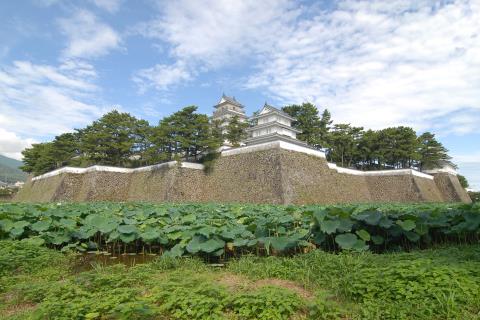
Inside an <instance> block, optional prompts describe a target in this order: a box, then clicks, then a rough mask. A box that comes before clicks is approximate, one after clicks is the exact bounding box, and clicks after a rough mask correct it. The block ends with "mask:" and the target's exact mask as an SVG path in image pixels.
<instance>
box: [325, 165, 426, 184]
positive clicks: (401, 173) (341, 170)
mask: <svg viewBox="0 0 480 320" xmlns="http://www.w3.org/2000/svg"><path fill="white" fill-rule="evenodd" d="M328 167H329V168H330V169H333V170H336V171H337V172H338V173H346V174H351V175H357V176H407V175H412V176H417V177H421V178H426V179H430V180H433V179H434V177H433V176H431V175H429V174H426V173H423V172H420V171H417V170H413V169H397V170H375V171H361V170H355V169H348V168H343V167H338V166H337V165H336V164H335V163H330V162H329V163H328Z"/></svg>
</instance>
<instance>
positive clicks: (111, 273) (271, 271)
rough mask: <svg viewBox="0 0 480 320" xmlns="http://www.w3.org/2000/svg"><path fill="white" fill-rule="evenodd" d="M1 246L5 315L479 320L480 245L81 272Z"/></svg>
mask: <svg viewBox="0 0 480 320" xmlns="http://www.w3.org/2000/svg"><path fill="white" fill-rule="evenodd" d="M76 261H78V259H76V258H75V257H74V256H73V255H72V254H62V253H59V252H58V251H55V250H51V249H47V248H44V247H37V246H35V245H33V244H29V243H27V242H22V241H0V319H480V245H478V244H476V245H469V246H451V247H444V248H436V249H431V250H425V251H413V252H410V253H389V254H382V255H379V254H373V253H360V254H359V253H342V254H332V253H326V252H322V251H319V250H316V251H313V252H310V253H308V254H301V255H297V256H294V257H255V256H245V257H242V258H240V259H237V260H232V261H231V262H229V263H228V264H227V265H225V266H224V267H214V266H209V265H207V264H205V263H203V262H202V261H200V260H198V259H195V258H180V259H179V258H177V259H174V258H158V259H155V260H153V261H152V262H149V263H145V264H139V265H135V266H133V267H130V268H128V267H125V266H124V265H122V264H117V265H110V266H105V265H104V264H100V263H98V264H95V263H94V264H93V265H92V267H91V268H89V269H88V270H85V268H77V266H76V265H75V263H76Z"/></svg>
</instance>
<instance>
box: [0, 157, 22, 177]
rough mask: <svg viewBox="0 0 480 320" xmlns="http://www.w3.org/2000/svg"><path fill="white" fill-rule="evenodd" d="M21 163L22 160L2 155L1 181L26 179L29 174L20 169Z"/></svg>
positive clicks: (0, 160)
mask: <svg viewBox="0 0 480 320" xmlns="http://www.w3.org/2000/svg"><path fill="white" fill-rule="evenodd" d="M21 165H23V163H22V161H18V160H15V159H12V158H8V157H5V156H2V155H0V181H3V182H10V183H12V182H17V181H25V180H26V179H27V174H26V173H25V172H23V171H22V170H20V169H19V167H20V166H21Z"/></svg>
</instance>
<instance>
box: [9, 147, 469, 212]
mask: <svg viewBox="0 0 480 320" xmlns="http://www.w3.org/2000/svg"><path fill="white" fill-rule="evenodd" d="M282 143H283V144H281V143H269V144H265V145H261V146H254V147H244V148H238V149H233V150H229V151H226V152H224V153H222V156H221V157H220V158H219V159H217V160H216V162H215V164H214V166H213V170H211V171H209V172H208V173H207V172H205V171H204V170H202V168H203V167H202V166H201V165H198V164H189V163H181V164H179V163H176V162H171V163H166V164H161V165H155V166H150V167H145V168H137V169H125V168H113V167H100V166H95V167H91V168H86V169H80V168H63V169H60V170H57V171H56V172H51V173H48V174H46V175H44V176H39V177H36V178H34V179H31V180H30V181H28V182H27V183H26V184H25V187H24V188H23V189H22V190H20V191H19V192H18V194H17V196H16V198H15V200H16V201H35V202H37V201H39V202H41V201H154V202H163V201H175V202H180V201H188V202H209V201H213V202H248V203H274V204H290V203H294V204H313V203H319V204H335V203H361V202H442V201H445V202H451V201H462V202H469V201H470V199H469V197H468V195H467V194H466V192H465V190H464V189H463V188H461V186H460V183H459V182H458V179H457V177H456V176H455V175H452V174H437V175H435V177H434V176H431V175H426V174H423V173H420V172H416V171H413V170H398V171H379V172H362V171H358V170H351V169H344V168H338V167H336V166H335V165H332V164H329V163H327V161H326V159H325V157H324V155H323V153H321V152H319V151H318V150H312V149H308V148H304V147H299V146H291V145H288V144H285V143H284V142H282ZM302 148H304V149H305V150H303V149H302ZM103 168H105V170H104V169H103Z"/></svg>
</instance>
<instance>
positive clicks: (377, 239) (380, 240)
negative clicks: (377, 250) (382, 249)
mask: <svg viewBox="0 0 480 320" xmlns="http://www.w3.org/2000/svg"><path fill="white" fill-rule="evenodd" d="M384 241H385V239H384V238H383V237H382V236H372V242H373V243H374V244H376V245H380V244H382V243H383V242H384Z"/></svg>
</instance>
